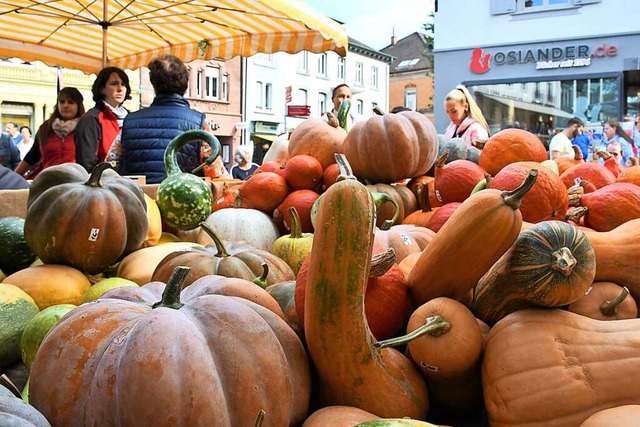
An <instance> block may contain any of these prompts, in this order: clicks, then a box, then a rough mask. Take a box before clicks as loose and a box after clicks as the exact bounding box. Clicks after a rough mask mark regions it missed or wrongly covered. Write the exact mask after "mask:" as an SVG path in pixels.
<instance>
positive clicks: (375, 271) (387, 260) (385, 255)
mask: <svg viewBox="0 0 640 427" xmlns="http://www.w3.org/2000/svg"><path fill="white" fill-rule="evenodd" d="M397 260H398V257H397V256H396V251H395V250H394V249H393V248H389V249H387V250H386V251H384V252H380V253H379V254H375V255H374V256H372V257H371V268H370V269H369V276H370V277H380V276H384V275H385V274H386V273H387V271H389V269H390V268H391V267H393V264H395V263H396V261H397Z"/></svg>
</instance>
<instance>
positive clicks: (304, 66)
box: [298, 51, 309, 74]
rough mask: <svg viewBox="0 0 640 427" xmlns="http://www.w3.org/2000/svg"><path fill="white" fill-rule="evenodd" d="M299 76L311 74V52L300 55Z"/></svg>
mask: <svg viewBox="0 0 640 427" xmlns="http://www.w3.org/2000/svg"><path fill="white" fill-rule="evenodd" d="M298 74H309V52H307V51H303V52H300V53H298Z"/></svg>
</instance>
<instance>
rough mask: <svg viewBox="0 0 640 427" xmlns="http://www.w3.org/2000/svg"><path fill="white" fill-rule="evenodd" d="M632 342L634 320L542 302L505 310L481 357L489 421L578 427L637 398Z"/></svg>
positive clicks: (637, 332)
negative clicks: (604, 318)
mask: <svg viewBox="0 0 640 427" xmlns="http://www.w3.org/2000/svg"><path fill="white" fill-rule="evenodd" d="M638 345H640V319H630V320H620V321H616V322H603V321H600V320H594V319H590V318H588V317H584V316H580V315H578V314H574V313H571V312H569V311H566V310H559V309H541V308H538V309H524V310H519V311H516V312H515V313H512V314H510V315H509V316H507V317H505V318H504V319H502V320H501V321H499V322H498V323H496V324H495V325H494V326H493V328H492V329H491V332H490V334H489V341H488V343H487V348H486V349H485V352H484V357H483V362H482V382H483V390H484V401H485V406H486V410H487V414H488V417H489V424H490V425H492V426H506V425H512V426H516V425H518V426H525V425H526V426H528V427H566V426H579V425H580V424H581V423H583V422H584V421H585V420H586V419H588V418H589V417H590V416H591V415H593V414H594V413H596V412H598V411H601V410H603V409H607V408H614V407H617V406H622V405H630V404H635V403H637V402H638V401H639V400H640V382H638V381H637V378H636V374H635V373H636V372H638V370H639V369H640V355H639V354H638V351H637V349H638ZM541 405H542V406H543V407H544V409H543V410H542V409H541V407H542V406H541ZM615 425H617V424H615Z"/></svg>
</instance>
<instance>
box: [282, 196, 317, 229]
mask: <svg viewBox="0 0 640 427" xmlns="http://www.w3.org/2000/svg"><path fill="white" fill-rule="evenodd" d="M318 197H320V195H319V194H318V193H316V192H315V191H311V190H296V191H292V192H291V193H289V195H288V196H287V197H285V199H284V200H283V201H282V203H280V205H278V208H277V209H276V210H275V211H274V214H273V221H274V222H275V223H276V225H278V228H279V229H280V231H281V233H283V234H287V233H288V232H289V231H290V230H291V216H290V215H289V209H291V208H295V209H296V211H298V217H299V218H300V230H301V231H302V232H303V233H313V224H312V223H311V208H312V206H313V204H314V203H315V201H316V200H318ZM280 225H282V226H281V227H280Z"/></svg>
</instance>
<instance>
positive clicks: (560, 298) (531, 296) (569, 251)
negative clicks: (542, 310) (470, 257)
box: [473, 221, 595, 325]
mask: <svg viewBox="0 0 640 427" xmlns="http://www.w3.org/2000/svg"><path fill="white" fill-rule="evenodd" d="M594 267H595V255H594V251H593V248H592V247H591V244H590V243H589V240H588V239H587V237H586V235H585V234H584V232H582V231H580V230H578V229H577V228H575V227H574V226H572V225H569V224H567V223H565V222H560V221H544V222H540V223H538V224H534V225H533V226H531V227H530V228H528V229H527V230H525V231H522V232H521V233H520V235H519V236H518V238H517V239H516V241H515V242H514V243H513V245H511V247H510V248H509V250H508V251H507V252H506V253H505V254H504V255H503V256H502V257H500V259H499V260H498V261H497V262H496V263H495V264H494V265H493V266H492V267H491V269H490V270H489V271H488V272H487V273H486V274H485V275H484V276H482V278H481V279H480V280H479V281H478V285H477V286H476V289H475V295H474V301H473V311H474V313H475V315H476V317H478V318H479V319H482V320H483V321H485V322H486V323H488V324H489V325H493V324H494V323H496V322H497V321H498V320H500V319H502V318H503V317H504V316H506V315H507V314H509V313H513V312H514V311H516V310H520V309H522V308H525V307H532V306H538V307H560V306H564V305H567V304H571V303H573V302H575V301H577V300H579V299H580V298H581V297H582V296H583V295H584V292H585V291H586V290H587V288H589V286H590V285H591V283H592V282H593V278H594V277H595V268H594Z"/></svg>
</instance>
